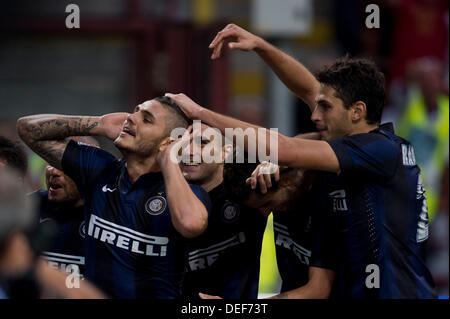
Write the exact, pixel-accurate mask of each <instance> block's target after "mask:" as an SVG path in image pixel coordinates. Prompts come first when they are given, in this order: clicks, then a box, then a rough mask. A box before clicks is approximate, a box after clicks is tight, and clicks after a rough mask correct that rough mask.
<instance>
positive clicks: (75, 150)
mask: <svg viewBox="0 0 450 319" xmlns="http://www.w3.org/2000/svg"><path fill="white" fill-rule="evenodd" d="M114 162H117V159H116V158H115V157H114V156H113V155H111V154H110V153H108V152H106V151H104V150H102V149H100V148H97V147H93V146H89V145H86V144H83V143H77V142H75V141H72V140H71V141H69V143H68V144H67V147H66V149H65V151H64V155H63V158H62V161H61V165H62V168H63V171H64V174H66V175H67V176H69V177H70V178H71V179H73V181H74V182H75V184H76V185H77V187H78V190H79V191H80V193H81V195H82V196H83V197H85V194H86V193H87V192H89V191H90V189H92V187H93V186H94V185H95V182H96V181H97V179H98V177H99V176H100V174H101V173H102V172H103V171H104V170H105V169H106V168H107V167H108V166H110V165H111V164H113V163H114Z"/></svg>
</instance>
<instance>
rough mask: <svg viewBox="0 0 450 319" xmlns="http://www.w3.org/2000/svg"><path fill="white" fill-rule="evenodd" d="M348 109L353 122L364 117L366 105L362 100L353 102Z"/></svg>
mask: <svg viewBox="0 0 450 319" xmlns="http://www.w3.org/2000/svg"><path fill="white" fill-rule="evenodd" d="M350 109H351V118H352V121H353V122H358V121H360V120H362V119H364V118H365V117H366V114H367V105H366V103H364V102H363V101H357V102H355V103H353V105H352V106H351V108H350Z"/></svg>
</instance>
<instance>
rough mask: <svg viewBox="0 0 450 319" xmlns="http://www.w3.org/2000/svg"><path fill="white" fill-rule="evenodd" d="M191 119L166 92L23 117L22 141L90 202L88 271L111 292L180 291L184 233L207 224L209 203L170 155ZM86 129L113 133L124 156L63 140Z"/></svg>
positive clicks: (163, 294) (151, 294)
mask: <svg viewBox="0 0 450 319" xmlns="http://www.w3.org/2000/svg"><path fill="white" fill-rule="evenodd" d="M187 126H188V120H187V119H186V117H185V116H184V114H183V113H182V112H181V111H180V109H179V108H178V106H177V105H176V104H174V103H173V101H172V100H170V99H169V98H167V97H161V98H155V99H153V100H151V101H146V102H144V103H142V104H140V105H138V106H137V107H136V108H135V110H134V112H133V113H132V114H127V113H112V114H107V115H104V116H102V117H93V116H63V115H35V116H28V117H24V118H20V119H19V120H18V132H19V135H20V136H21V138H22V139H23V140H24V141H25V143H26V144H27V145H29V146H30V147H31V149H33V150H34V151H35V152H36V153H37V154H39V155H40V156H42V157H43V158H44V159H45V160H46V161H47V162H48V163H49V164H50V165H52V166H53V167H55V168H57V169H60V170H63V172H64V173H65V174H67V175H68V176H70V178H72V179H73V180H74V181H75V183H76V184H77V187H78V189H79V191H80V194H81V196H82V198H83V200H84V203H85V206H86V218H87V219H86V223H87V224H86V230H87V231H86V277H87V278H88V279H90V280H92V281H93V282H94V283H95V284H97V285H98V286H99V287H100V288H101V289H103V290H104V291H105V292H106V293H108V294H109V295H110V296H111V297H115V298H176V297H178V296H180V294H181V283H182V278H183V273H184V266H185V264H184V261H185V260H184V256H185V254H186V245H187V241H186V238H192V237H195V236H198V235H199V234H201V233H202V232H203V231H204V229H205V228H206V226H207V218H208V211H207V207H209V204H210V203H209V198H208V195H207V194H206V192H205V191H204V190H202V189H201V188H200V187H198V186H191V187H190V186H189V185H188V183H187V182H186V180H185V179H184V177H183V175H182V173H181V170H180V168H179V166H178V163H176V162H173V161H172V160H171V159H170V151H171V148H172V146H173V143H171V142H172V139H171V138H170V133H171V131H172V130H173V129H175V128H178V127H183V128H186V127H187ZM83 135H100V136H105V137H107V138H110V139H112V140H114V144H115V146H116V147H118V148H119V149H120V151H121V152H122V154H123V156H124V159H123V160H117V159H116V158H114V157H113V156H112V155H111V154H109V153H107V152H105V151H103V150H101V149H98V148H96V147H91V146H87V145H84V144H82V143H76V142H74V141H69V142H67V141H65V140H64V139H65V138H67V137H69V136H83ZM205 205H206V207H205Z"/></svg>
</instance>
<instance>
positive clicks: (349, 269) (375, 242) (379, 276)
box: [167, 27, 434, 298]
mask: <svg viewBox="0 0 450 319" xmlns="http://www.w3.org/2000/svg"><path fill="white" fill-rule="evenodd" d="M241 30H242V29H240V28H237V27H230V29H229V30H224V31H222V33H221V34H220V33H219V35H218V36H217V37H216V39H215V40H214V41H213V43H212V44H211V46H212V47H215V46H220V45H223V43H224V41H227V40H229V39H232V40H233V41H237V42H232V43H229V44H228V45H229V47H230V48H236V47H237V48H244V47H246V48H247V49H254V50H255V51H257V52H258V51H261V52H263V53H261V54H262V56H263V57H264V58H267V61H268V63H269V65H270V63H273V64H276V65H277V66H276V67H274V69H275V70H277V71H278V72H277V74H280V78H283V79H284V82H285V83H289V84H290V85H288V86H289V87H291V88H295V89H294V91H295V92H297V93H298V95H299V96H300V97H301V98H303V99H304V100H305V101H306V102H307V103H308V105H309V106H310V107H312V109H313V113H312V117H311V119H312V121H313V122H314V123H315V124H316V127H317V129H318V131H319V134H320V136H321V138H322V139H323V140H322V141H313V140H304V139H297V138H290V137H287V136H284V135H282V134H277V135H276V137H277V139H278V161H279V163H280V164H281V165H286V166H289V167H297V168H303V169H312V170H319V171H324V172H328V174H325V173H324V174H323V175H322V176H321V178H322V180H323V181H324V185H325V186H324V187H326V189H325V190H324V191H323V192H322V194H323V196H324V200H328V201H329V203H330V207H329V209H328V210H326V211H325V212H324V213H325V214H326V217H325V218H324V220H326V221H327V222H328V223H327V224H328V225H326V226H324V227H326V228H327V229H328V228H329V231H327V232H326V233H327V234H328V235H329V236H330V238H329V239H328V240H327V242H328V244H329V245H333V246H334V250H335V251H336V256H337V257H336V265H335V267H334V269H335V270H336V272H337V276H336V283H335V284H336V296H338V297H352V298H418V297H424V298H432V297H434V282H433V279H432V277H431V274H430V272H429V270H428V269H427V267H426V266H425V263H424V259H423V258H424V249H425V244H426V240H427V238H428V216H427V206H426V197H425V195H424V192H425V191H424V189H423V186H422V183H421V179H420V169H419V168H418V166H417V165H416V163H415V159H414V150H413V147H412V146H411V144H410V143H409V142H408V141H406V140H404V139H401V138H400V137H398V136H396V135H395V134H394V131H393V125H392V124H391V123H388V124H384V125H380V120H381V114H382V110H383V106H384V99H385V90H384V76H383V74H382V73H380V72H379V71H378V69H377V68H376V67H375V65H374V64H373V63H372V62H369V61H367V60H363V59H350V58H343V59H340V60H337V61H335V62H334V63H333V64H332V65H331V66H328V67H326V68H324V69H323V70H322V71H321V72H320V73H319V74H318V76H317V80H316V79H315V78H314V77H313V76H312V75H311V74H310V73H309V72H308V71H307V70H306V69H305V68H304V67H303V66H301V65H300V64H299V63H298V62H296V61H295V60H294V59H292V58H287V55H285V54H281V55H280V52H281V51H279V50H277V49H274V48H273V47H271V46H269V47H270V49H267V46H265V45H263V46H262V47H261V46H259V44H258V43H260V42H259V41H256V42H252V41H250V42H249V41H248V40H249V39H250V38H252V37H249V36H248V34H246V33H243V32H242V31H241ZM247 33H248V32H247ZM252 36H253V35H252ZM253 37H254V36H253ZM253 40H255V37H254V38H253ZM248 43H251V45H250V46H246V45H247V44H248ZM262 43H265V42H262ZM253 45H254V46H253ZM217 50H219V49H217ZM213 54H214V53H213ZM278 58H280V59H278ZM167 96H169V97H171V98H173V99H174V100H175V101H176V102H177V103H178V104H179V105H180V107H181V108H182V109H183V111H184V112H185V113H186V114H187V115H188V116H189V117H190V118H191V119H199V120H201V121H203V122H205V123H207V124H209V125H211V126H213V127H216V128H219V129H220V130H221V131H222V132H224V130H225V128H242V129H243V130H246V129H254V130H257V129H258V127H257V126H255V125H250V124H248V123H245V122H242V121H239V120H236V119H232V118H229V117H226V116H223V115H220V114H217V113H215V112H212V111H210V110H208V109H205V108H203V107H201V106H199V105H198V104H196V103H195V102H193V101H192V100H190V99H189V98H188V97H187V96H185V95H184V94H178V95H174V94H167ZM313 101H314V102H313ZM270 137H272V138H273V133H269V132H268V131H267V134H266V140H267V141H270ZM258 142H261V141H258V135H257V134H255V137H254V138H248V139H246V140H245V143H244V145H243V146H244V147H245V148H248V146H249V145H253V144H254V145H256V147H258ZM265 147H266V151H267V152H269V143H266V144H265ZM367 269H369V272H367ZM370 275H372V276H370ZM367 283H368V284H367Z"/></svg>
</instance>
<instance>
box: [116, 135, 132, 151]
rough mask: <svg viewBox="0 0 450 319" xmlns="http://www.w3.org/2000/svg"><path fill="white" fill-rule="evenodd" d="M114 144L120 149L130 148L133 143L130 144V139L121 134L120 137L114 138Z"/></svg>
mask: <svg viewBox="0 0 450 319" xmlns="http://www.w3.org/2000/svg"><path fill="white" fill-rule="evenodd" d="M113 143H114V146H115V147H117V148H118V149H119V150H130V148H131V145H129V144H130V143H128V141H126V140H125V139H124V138H123V137H122V136H120V135H119V137H117V138H116V139H115V140H114V142H113Z"/></svg>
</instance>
